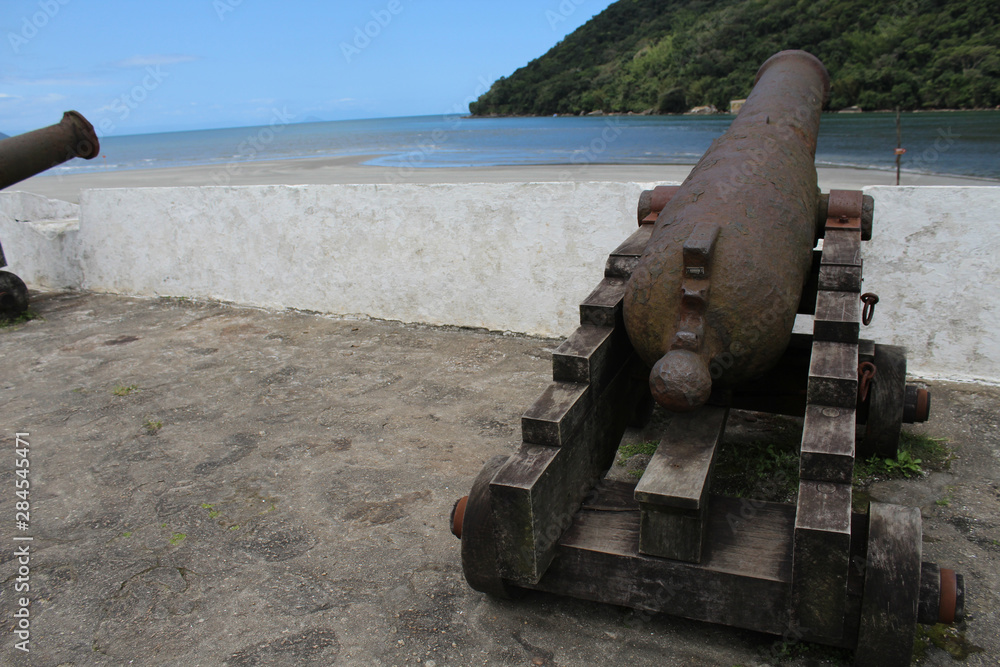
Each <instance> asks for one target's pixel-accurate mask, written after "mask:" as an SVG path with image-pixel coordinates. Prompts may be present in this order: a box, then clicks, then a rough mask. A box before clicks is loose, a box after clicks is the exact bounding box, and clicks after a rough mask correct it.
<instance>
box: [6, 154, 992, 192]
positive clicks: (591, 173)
mask: <svg viewBox="0 0 1000 667" xmlns="http://www.w3.org/2000/svg"><path fill="white" fill-rule="evenodd" d="M374 157H377V155H372V154H366V155H350V156H339V157H314V158H291V159H284V160H260V161H254V162H229V163H225V164H220V165H195V166H187V167H162V168H159V169H132V170H122V171H93V172H84V173H78V174H68V175H67V174H55V175H52V174H41V175H38V176H33V177H31V178H29V179H27V180H24V181H21V182H20V183H15V184H14V185H12V186H10V187H9V188H7V190H6V191H7V192H14V191H22V192H30V193H33V194H38V195H42V196H45V197H49V198H51V199H62V200H64V201H70V202H74V203H79V196H80V192H81V191H82V190H89V189H97V188H100V189H105V188H145V187H199V186H235V185H332V184H383V183H423V184H427V183H518V182H553V181H555V182H564V181H569V182H587V181H615V182H637V183H664V184H667V183H680V182H682V181H683V180H684V179H685V178H686V177H687V174H688V172H689V171H691V168H692V167H693V166H694V163H691V164H666V165H654V164H635V165H623V164H585V165H574V164H563V165H525V166H494V167H383V166H376V165H366V164H363V163H364V162H365V161H367V160H370V159H372V158H374ZM816 173H817V176H818V181H819V186H820V189H822V190H823V191H827V190H831V189H843V190H857V189H860V188H862V187H864V186H866V185H894V184H895V182H896V174H895V171H894V170H893V171H883V170H879V169H866V168H863V167H829V166H818V167H817V168H816ZM900 185H948V186H985V187H990V186H993V187H996V186H1000V180H996V179H988V178H981V177H974V176H954V175H945V174H917V173H907V172H903V174H902V176H901V178H900Z"/></svg>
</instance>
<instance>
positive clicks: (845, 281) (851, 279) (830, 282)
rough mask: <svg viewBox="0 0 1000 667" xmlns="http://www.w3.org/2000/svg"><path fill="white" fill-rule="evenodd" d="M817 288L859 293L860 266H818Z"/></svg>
mask: <svg viewBox="0 0 1000 667" xmlns="http://www.w3.org/2000/svg"><path fill="white" fill-rule="evenodd" d="M817 284H818V288H819V289H821V290H828V291H833V292H854V293H856V294H860V293H861V267H860V266H839V265H828V264H824V265H823V266H821V267H820V268H819V277H818V280H817Z"/></svg>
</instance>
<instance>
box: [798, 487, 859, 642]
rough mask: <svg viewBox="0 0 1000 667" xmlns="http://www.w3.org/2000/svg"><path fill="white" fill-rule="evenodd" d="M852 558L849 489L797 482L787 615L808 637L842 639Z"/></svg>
mask: <svg viewBox="0 0 1000 667" xmlns="http://www.w3.org/2000/svg"><path fill="white" fill-rule="evenodd" d="M850 558H851V485H850V483H847V484H833V483H830V482H814V481H811V480H801V481H800V482H799V496H798V505H797V509H796V512H795V546H794V554H793V556H792V617H793V620H794V621H795V622H796V624H797V625H798V626H799V627H802V628H808V629H809V633H810V636H811V637H817V638H824V639H829V640H831V641H840V640H842V639H843V638H844V622H845V612H846V610H847V579H848V574H849V567H850Z"/></svg>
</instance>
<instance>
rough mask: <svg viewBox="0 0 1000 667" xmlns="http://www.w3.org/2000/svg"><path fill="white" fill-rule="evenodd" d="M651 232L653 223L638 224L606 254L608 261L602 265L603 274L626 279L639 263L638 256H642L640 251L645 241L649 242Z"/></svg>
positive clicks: (643, 248) (643, 247)
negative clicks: (620, 242) (622, 240)
mask: <svg viewBox="0 0 1000 667" xmlns="http://www.w3.org/2000/svg"><path fill="white" fill-rule="evenodd" d="M652 233H653V225H651V224H647V225H639V229H637V230H636V231H635V232H633V233H632V235H631V236H629V237H628V238H627V239H625V241H624V242H623V243H622V244H621V245H620V246H618V247H617V248H615V249H614V251H612V253H611V254H610V255H608V261H607V262H606V263H605V265H604V275H605V276H607V277H609V278H612V277H614V278H625V279H628V278H629V276H631V275H632V272H633V271H634V270H635V267H636V266H638V265H639V258H640V257H642V251H643V250H645V249H646V243H648V242H649V237H650V236H651V235H652Z"/></svg>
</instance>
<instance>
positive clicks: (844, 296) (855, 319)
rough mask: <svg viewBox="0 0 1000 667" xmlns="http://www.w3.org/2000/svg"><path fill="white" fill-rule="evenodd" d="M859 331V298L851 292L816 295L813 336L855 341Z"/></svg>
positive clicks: (818, 338) (848, 341) (824, 292)
mask: <svg viewBox="0 0 1000 667" xmlns="http://www.w3.org/2000/svg"><path fill="white" fill-rule="evenodd" d="M860 333H861V300H860V299H859V298H858V295H857V294H855V293H853V292H828V291H823V290H820V291H819V293H818V294H817V295H816V315H815V317H814V318H813V338H814V339H815V340H830V341H836V342H839V343H856V342H857V341H858V335H859V334H860Z"/></svg>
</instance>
